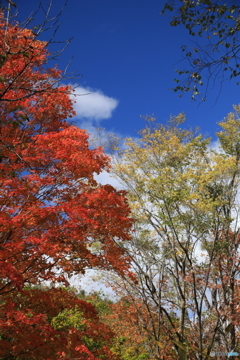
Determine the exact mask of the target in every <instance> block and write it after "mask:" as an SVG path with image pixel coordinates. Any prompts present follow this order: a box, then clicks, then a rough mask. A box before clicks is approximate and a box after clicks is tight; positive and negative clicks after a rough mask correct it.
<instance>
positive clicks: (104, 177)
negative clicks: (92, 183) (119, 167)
mask: <svg viewBox="0 0 240 360" xmlns="http://www.w3.org/2000/svg"><path fill="white" fill-rule="evenodd" d="M94 178H95V180H96V181H97V182H98V183H100V184H102V185H106V184H110V185H112V186H113V187H114V188H115V189H117V190H122V189H124V186H123V185H122V184H121V183H120V182H119V181H118V179H116V178H115V177H113V176H112V175H111V174H110V173H108V172H107V171H102V172H101V173H100V174H99V175H95V176H94Z"/></svg>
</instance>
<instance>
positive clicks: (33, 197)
mask: <svg viewBox="0 0 240 360" xmlns="http://www.w3.org/2000/svg"><path fill="white" fill-rule="evenodd" d="M48 56H49V53H48V51H47V49H46V43H45V42H42V41H39V40H37V39H36V38H35V35H34V34H33V33H32V31H31V30H28V29H22V28H21V27H20V26H19V25H18V24H9V23H7V22H6V21H5V20H4V17H3V15H1V17H0V182H1V187H0V210H1V212H0V296H1V297H0V299H1V300H0V306H1V307H2V310H1V322H0V324H1V325H3V324H4V322H6V321H10V320H7V319H11V316H13V317H15V315H14V314H17V313H16V311H19V310H16V306H17V305H16V301H15V300H14V297H17V296H18V294H20V292H21V291H24V286H25V285H26V284H38V283H40V282H42V281H46V280H48V281H52V282H65V283H66V275H68V276H69V275H72V274H75V273H81V272H84V269H86V268H92V267H102V268H104V269H114V270H116V271H120V272H124V271H128V258H127V256H126V255H125V254H124V252H123V250H122V249H121V248H120V247H119V246H117V244H116V243H117V241H118V240H120V241H125V240H129V239H130V235H129V230H130V228H131V224H132V222H131V220H130V218H129V208H128V205H127V203H126V200H125V193H124V191H116V190H115V189H114V188H113V187H112V186H110V185H104V186H103V185H100V184H98V183H97V182H96V181H95V179H94V174H99V173H100V172H101V171H102V170H108V168H109V158H108V157H107V156H106V155H104V154H103V151H102V149H101V148H97V149H90V148H89V145H88V135H87V134H86V132H85V131H84V130H81V129H79V128H77V127H76V126H73V125H71V124H70V123H69V122H68V121H67V120H66V119H68V118H70V117H72V116H73V115H74V111H73V102H72V98H71V96H70V95H71V94H72V91H73V89H72V88H71V87H70V86H65V85H59V84H58V82H59V81H60V80H61V71H59V70H58V69H57V68H51V69H47V68H46V63H47V60H48ZM96 242H97V244H98V247H97V249H98V250H97V251H96V247H95V250H93V244H96ZM73 303H74V301H73ZM23 311H24V309H21V313H22V312H23ZM11 314H12V315H11ZM16 316H17V315H16ZM21 316H22V317H21ZM21 316H20V318H18V317H15V320H16V319H17V320H16V323H18V326H20V325H19V324H23V323H26V324H27V323H29V321H30V322H31V321H33V319H32V318H35V315H34V316H32V317H31V316H30V317H29V316H28V310H27V312H26V314H25V315H24V314H23V313H22V315H21ZM36 316H38V317H39V319H40V318H41V321H43V322H44V321H45V320H42V319H43V318H44V315H41V312H40V313H38V314H37V315H36ZM27 319H28V320H27ZM29 319H30V320H29ZM31 319H32V320H31ZM10 323H11V321H10V322H9V324H10ZM33 324H34V322H33ZM4 326H5V325H4ZM9 326H10V325H9ZM18 326H17V327H18ZM29 326H30V325H29ZM44 326H45V325H44ZM46 326H47V325H46ZM48 326H50V325H48ZM10 327H11V326H10ZM21 327H22V325H21ZM23 328H24V327H23ZM46 329H47V328H46ZM50 330H51V331H53V329H50ZM50 330H49V331H50ZM2 331H5V330H4V329H3V330H1V327H0V335H1V333H2ZM44 331H45V330H44ZM54 331H55V330H54ZM40 332H41V331H40ZM46 333H48V332H46ZM10 338H11V339H13V338H14V339H17V338H18V336H16V333H15V335H14V336H13V335H12V336H11V337H10ZM11 339H10V340H6V339H5V340H4V341H8V345H9V346H10V347H11V346H14V347H16V346H18V345H16V343H15V342H13V341H12V340H11ZM1 341H3V340H0V342H1ZM13 344H14V345H13ZM4 346H5V345H4ZM0 348H1V346H0ZM5 348H6V349H7V348H8V346H5ZM8 350H9V349H8ZM13 353H14V351H13ZM1 355H2V357H3V358H5V357H4V351H3V352H2V353H1ZM28 356H29V354H28ZM7 358H10V357H7ZM28 358H30V357H28ZM38 358H39V359H40V357H38ZM42 358H44V357H42ZM45 358H48V359H50V358H51V357H45ZM53 358H54V359H55V358H56V357H53Z"/></svg>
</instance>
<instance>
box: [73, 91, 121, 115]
mask: <svg viewBox="0 0 240 360" xmlns="http://www.w3.org/2000/svg"><path fill="white" fill-rule="evenodd" d="M75 94H76V96H74V100H75V101H76V103H75V105H74V109H75V111H76V114H77V115H76V117H77V118H78V119H86V120H104V119H109V118H110V117H111V116H112V113H113V111H114V110H115V109H116V107H117V106H118V100H116V99H114V98H112V97H109V96H107V95H105V94H103V92H102V91H101V90H96V89H91V88H89V87H81V86H78V87H77V88H75ZM80 95H81V96H80Z"/></svg>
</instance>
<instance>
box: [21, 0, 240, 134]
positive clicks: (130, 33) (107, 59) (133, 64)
mask: <svg viewBox="0 0 240 360" xmlns="http://www.w3.org/2000/svg"><path fill="white" fill-rule="evenodd" d="M16 3H17V4H18V8H19V16H18V18H19V19H21V20H22V19H25V18H26V17H27V16H28V15H29V13H30V12H31V11H32V10H35V9H36V8H37V5H38V0H31V1H29V0H21V1H18V0H16ZM43 3H45V2H43ZM63 3H64V1H63V0H53V7H52V15H55V14H56V13H57V11H59V10H60V8H61V5H62V4H63ZM163 5H164V0H121V1H119V0H101V1H100V0H69V1H68V4H67V6H66V8H65V10H64V12H63V14H62V16H61V26H60V28H59V31H58V33H57V36H56V40H65V39H68V38H71V37H73V40H72V41H71V44H70V46H69V47H68V48H67V49H66V50H65V52H64V53H62V54H61V56H60V59H59V61H57V63H58V66H59V68H60V69H64V68H65V66H66V64H67V63H68V61H69V59H70V58H71V57H73V59H72V63H71V66H70V68H69V70H70V71H73V72H76V73H78V74H81V75H82V78H81V79H79V80H78V89H77V92H78V93H79V94H80V93H83V94H84V93H90V94H89V95H86V96H81V97H78V98H77V105H76V110H77V114H78V115H77V118H76V119H75V120H76V121H77V124H78V126H80V127H82V128H87V129H88V130H89V131H93V132H94V129H95V127H103V128H105V129H106V130H107V131H114V132H116V133H118V134H120V135H122V136H136V132H137V131H138V130H140V129H141V128H142V127H144V121H143V120H142V119H141V117H140V116H144V115H154V116H155V117H156V118H157V120H158V121H159V122H161V123H165V122H166V121H167V120H168V119H169V116H170V115H177V114H178V113H180V112H185V113H186V115H187V119H188V121H187V126H188V125H189V126H200V127H201V129H202V132H203V134H204V135H206V136H210V135H213V134H214V133H215V131H216V130H218V127H217V125H216V123H217V122H218V121H221V120H222V119H223V118H224V117H225V116H226V115H227V113H228V112H230V111H232V105H233V104H238V103H239V87H238V86H236V85H234V83H233V82H229V81H227V82H226V83H225V85H224V88H223V89H222V91H221V93H220V95H219V97H218V99H217V101H216V98H217V96H218V94H219V86H220V84H218V83H216V84H215V86H214V88H210V89H209V92H208V98H207V101H206V102H204V103H201V104H199V102H194V101H191V98H190V94H186V95H184V97H182V98H179V95H178V94H177V93H174V92H173V91H171V90H168V89H169V88H171V87H174V82H173V79H174V77H175V75H176V73H175V69H176V68H177V67H180V65H179V64H177V62H178V61H179V60H180V59H181V57H182V55H181V50H180V47H181V45H184V44H190V45H191V46H192V43H191V41H192V39H190V37H189V35H188V34H187V32H186V31H185V30H184V29H183V28H181V27H171V26H170V25H169V21H170V15H169V17H167V16H163V15H160V11H161V9H162V7H163ZM42 18H43V15H40V16H39V19H40V21H41V19H42ZM44 38H45V39H46V40H48V38H49V35H48V33H46V34H44V35H43V36H42V39H44ZM60 46H61V45H60V44H58V45H57V47H58V48H60ZM238 81H239V80H238Z"/></svg>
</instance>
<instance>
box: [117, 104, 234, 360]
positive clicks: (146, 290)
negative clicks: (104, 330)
mask: <svg viewBox="0 0 240 360" xmlns="http://www.w3.org/2000/svg"><path fill="white" fill-rule="evenodd" d="M239 113H240V108H239V107H235V113H231V114H229V115H228V117H227V119H226V120H225V121H224V122H222V123H220V124H219V125H220V126H221V128H222V131H221V132H219V133H218V138H219V148H218V149H217V150H214V149H213V148H212V147H211V146H210V141H211V140H210V139H203V137H202V136H201V135H199V134H198V133H197V132H194V131H190V130H186V129H182V128H181V124H182V123H183V122H184V120H185V118H184V115H183V114H180V115H179V116H177V117H175V118H173V119H171V120H170V122H169V123H168V124H167V125H166V126H163V125H159V124H155V123H154V122H149V124H150V125H148V126H147V127H146V128H145V129H143V130H142V131H141V132H140V137H139V139H138V140H137V141H135V140H133V139H126V143H125V150H120V149H117V150H118V153H117V155H118V156H116V158H115V167H114V173H115V175H116V176H117V178H118V179H119V180H120V181H121V182H122V183H123V185H124V187H125V188H127V190H128V201H129V204H130V207H131V211H132V215H133V217H134V218H135V220H136V222H135V231H134V235H133V241H132V242H131V243H128V244H127V245H124V244H119V245H120V246H123V247H124V248H125V250H126V251H127V252H128V253H129V255H130V256H131V259H132V269H133V272H134V273H135V276H136V279H137V280H136V281H133V280H131V279H129V278H127V277H125V278H122V279H115V280H116V281H117V283H118V287H119V289H120V288H121V291H123V292H125V293H127V294H128V296H129V295H130V296H131V297H132V299H133V301H134V299H136V307H137V303H138V301H139V300H141V301H143V303H144V306H145V309H146V312H147V313H148V316H147V317H146V316H145V322H146V324H145V326H146V327H147V329H148V333H149V332H150V333H151V337H152V340H153V341H154V342H155V344H157V346H156V347H155V354H154V356H155V358H156V359H167V356H168V355H167V354H166V353H164V351H163V349H164V342H165V341H166V333H167V334H168V341H170V343H171V349H172V351H173V353H172V355H171V356H172V359H173V358H176V359H181V360H185V359H199V360H202V359H208V358H209V356H210V352H213V351H215V352H219V351H221V352H226V353H228V352H231V351H237V350H238V349H239V344H238V341H237V335H238V332H239V325H238V324H239V316H238V305H237V302H238V298H239V288H238V277H239V271H240V268H239V260H240V258H239V243H240V237H239V234H238V204H237V194H238V187H239V160H240V135H239V130H240V120H239V118H238V114H239ZM136 314H137V312H136ZM168 353H169V347H168Z"/></svg>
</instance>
